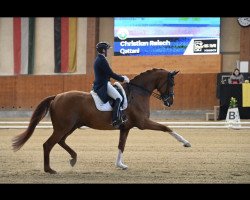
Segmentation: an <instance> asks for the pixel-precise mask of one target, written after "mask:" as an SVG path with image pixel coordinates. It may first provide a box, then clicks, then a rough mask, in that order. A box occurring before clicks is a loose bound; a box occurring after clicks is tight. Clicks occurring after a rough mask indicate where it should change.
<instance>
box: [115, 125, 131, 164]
mask: <svg viewBox="0 0 250 200" xmlns="http://www.w3.org/2000/svg"><path fill="white" fill-rule="evenodd" d="M129 130H130V129H126V130H123V129H121V130H120V138H119V144H118V155H117V159H116V162H115V165H116V167H119V168H121V169H127V168H128V166H127V165H124V164H123V159H122V154H123V151H124V148H125V144H126V141H127V137H128V133H129Z"/></svg>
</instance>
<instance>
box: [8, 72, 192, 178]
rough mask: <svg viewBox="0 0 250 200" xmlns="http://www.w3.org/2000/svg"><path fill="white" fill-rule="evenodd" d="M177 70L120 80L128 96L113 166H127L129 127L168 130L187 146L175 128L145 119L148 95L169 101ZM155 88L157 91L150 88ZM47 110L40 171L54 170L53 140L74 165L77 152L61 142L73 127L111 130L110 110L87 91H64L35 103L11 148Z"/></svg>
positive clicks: (24, 138) (15, 147)
mask: <svg viewBox="0 0 250 200" xmlns="http://www.w3.org/2000/svg"><path fill="white" fill-rule="evenodd" d="M177 73H178V72H176V71H173V72H169V71H166V70H164V69H152V70H147V71H146V72H143V73H141V74H139V75H137V76H135V77H134V78H133V79H131V80H130V82H129V83H123V84H122V86H123V88H124V90H125V92H126V95H127V97H128V107H127V109H125V110H124V113H125V114H126V116H127V119H128V120H127V121H126V123H125V124H124V125H123V126H121V127H120V128H119V129H120V138H119V144H118V156H117V159H116V163H115V164H116V166H117V167H119V168H121V169H127V166H126V165H125V164H124V163H123V160H122V154H123V152H124V148H125V143H126V140H127V137H128V133H129V131H130V129H131V128H133V127H137V128H139V129H141V130H144V129H150V130H158V131H164V132H168V133H169V134H170V135H172V136H173V137H174V138H176V139H177V140H178V141H179V142H182V143H183V145H184V146H185V147H190V146H191V145H190V143H189V142H188V141H187V140H185V139H184V138H183V137H182V136H180V135H179V134H177V133H176V132H175V131H173V130H171V129H170V128H168V127H167V126H164V125H162V124H159V123H156V122H154V121H151V120H150V119H149V115H150V108H149V104H150V103H149V100H150V96H151V95H153V96H155V97H156V98H158V99H160V100H162V101H163V103H164V105H166V106H171V105H172V104H173V99H174V90H173V88H174V77H175V75H176V74H177ZM155 89H157V90H158V92H159V93H160V94H157V93H155V92H153V91H154V90H155ZM48 111H49V113H50V117H51V121H52V125H53V129H54V131H53V134H52V135H51V136H50V137H49V139H48V140H47V141H46V142H45V143H44V144H43V150H44V171H45V172H48V173H52V174H53V173H56V171H54V170H53V169H51V167H50V151H51V150H52V148H53V147H54V145H55V144H57V143H58V144H59V145H60V146H61V147H62V148H64V149H65V150H66V151H67V152H68V153H69V154H70V156H71V157H72V159H71V160H70V164H71V166H74V165H75V163H76V160H77V154H76V152H75V151H74V150H73V149H71V147H69V146H68V145H67V144H66V143H65V140H66V138H67V137H68V136H69V135H70V134H71V133H73V131H74V130H75V129H77V128H80V127H82V126H87V127H90V128H93V129H99V130H115V128H114V127H113V126H112V125H111V111H105V112H103V111H99V110H97V108H96V106H95V103H94V100H93V98H92V96H91V95H90V93H87V92H82V91H69V92H64V93H60V94H58V95H54V96H49V97H47V98H45V99H43V100H42V101H41V102H40V103H39V105H38V106H37V107H36V109H35V111H34V112H33V114H32V117H31V119H30V123H29V126H28V128H27V129H26V130H25V131H24V132H23V133H22V134H20V135H18V136H16V137H15V138H13V140H12V142H13V143H12V147H13V150H14V151H17V150H19V149H20V148H21V147H22V146H23V145H24V143H25V142H26V141H27V140H28V139H29V138H30V137H31V135H32V133H33V132H34V130H35V128H36V126H37V124H38V123H39V122H40V121H41V120H42V119H43V118H44V116H45V115H46V113H47V112H48Z"/></svg>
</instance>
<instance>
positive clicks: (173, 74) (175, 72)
mask: <svg viewBox="0 0 250 200" xmlns="http://www.w3.org/2000/svg"><path fill="white" fill-rule="evenodd" d="M170 73H171V76H175V75H176V74H178V73H179V71H175V70H174V71H173V72H170Z"/></svg>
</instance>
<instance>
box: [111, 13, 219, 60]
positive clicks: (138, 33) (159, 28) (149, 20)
mask: <svg viewBox="0 0 250 200" xmlns="http://www.w3.org/2000/svg"><path fill="white" fill-rule="evenodd" d="M219 46H220V18H218V17H140V18H139V17H115V18H114V55H115V56H163V55H207V54H219Z"/></svg>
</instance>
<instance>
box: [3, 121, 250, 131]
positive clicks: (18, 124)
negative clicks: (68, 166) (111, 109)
mask: <svg viewBox="0 0 250 200" xmlns="http://www.w3.org/2000/svg"><path fill="white" fill-rule="evenodd" d="M158 123H160V124H164V125H167V126H168V127H169V128H181V129H230V128H231V129H250V126H247V125H250V122H230V123H228V122H226V121H224V122H158ZM28 124H29V122H28V121H0V129H26V128H27V127H28ZM36 128H37V129H52V128H53V126H52V123H51V122H40V123H39V124H38V125H37V126H36ZM87 128H89V127H87V126H82V127H81V129H87Z"/></svg>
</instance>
